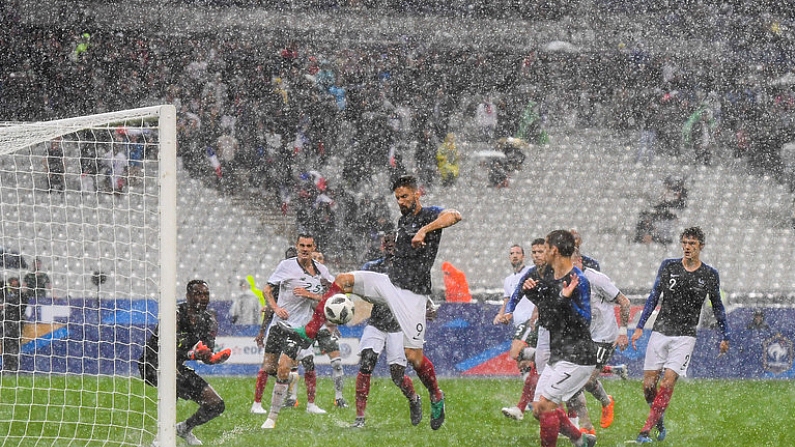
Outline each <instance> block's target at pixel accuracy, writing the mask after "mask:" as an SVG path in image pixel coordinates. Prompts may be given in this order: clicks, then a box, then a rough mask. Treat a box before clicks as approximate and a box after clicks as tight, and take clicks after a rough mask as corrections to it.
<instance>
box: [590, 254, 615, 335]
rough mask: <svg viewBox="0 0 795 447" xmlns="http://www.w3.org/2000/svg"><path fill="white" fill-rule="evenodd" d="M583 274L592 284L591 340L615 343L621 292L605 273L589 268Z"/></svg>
mask: <svg viewBox="0 0 795 447" xmlns="http://www.w3.org/2000/svg"><path fill="white" fill-rule="evenodd" d="M583 273H584V274H585V277H586V278H588V281H589V282H590V283H591V338H592V339H593V341H595V342H598V343H613V342H614V341H616V339H617V338H618V322H616V311H615V304H616V298H617V297H618V295H619V294H620V293H621V291H620V290H618V287H616V285H615V284H613V281H612V280H611V279H610V278H609V277H608V276H607V275H605V274H604V273H601V272H597V271H596V270H593V269H589V268H585V269H584V271H583Z"/></svg>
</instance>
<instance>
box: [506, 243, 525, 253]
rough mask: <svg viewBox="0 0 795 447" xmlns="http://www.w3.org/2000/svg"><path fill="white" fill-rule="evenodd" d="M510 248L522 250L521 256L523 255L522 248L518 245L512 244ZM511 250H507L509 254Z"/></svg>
mask: <svg viewBox="0 0 795 447" xmlns="http://www.w3.org/2000/svg"><path fill="white" fill-rule="evenodd" d="M511 248H518V249H519V250H522V254H524V248H522V246H521V245H519V244H513V245H511ZM511 248H509V249H508V251H509V252H510V250H511Z"/></svg>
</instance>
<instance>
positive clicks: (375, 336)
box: [359, 324, 408, 366]
mask: <svg viewBox="0 0 795 447" xmlns="http://www.w3.org/2000/svg"><path fill="white" fill-rule="evenodd" d="M384 347H386V363H387V365H401V366H406V365H407V364H408V362H407V360H406V353H405V351H404V350H403V332H384V331H381V330H378V329H376V328H375V327H373V326H370V325H369V324H368V325H367V326H365V327H364V332H362V339H361V340H360V341H359V353H361V352H362V351H364V350H365V349H372V350H373V352H375V353H376V354H381V352H383V350H384Z"/></svg>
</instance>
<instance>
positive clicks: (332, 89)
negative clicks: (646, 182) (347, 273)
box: [0, 0, 795, 258]
mask: <svg viewBox="0 0 795 447" xmlns="http://www.w3.org/2000/svg"><path fill="white" fill-rule="evenodd" d="M11 3H13V2H11ZM216 3H219V4H220V5H224V4H226V2H216ZM244 3H245V2H244ZM250 3H251V2H248V3H247V4H250ZM266 3H268V2H266ZM323 3H326V2H323ZM332 3H333V4H332ZM332 3H328V4H326V6H325V7H332V8H333V7H340V6H352V7H355V8H354V9H352V10H351V11H352V12H351V13H352V14H355V13H356V8H371V7H377V6H384V5H382V3H383V2H377V1H376V2H371V1H365V0H362V1H361V2H349V3H350V4H346V5H340V4H338V3H337V2H332ZM371 3H372V4H371ZM487 3H488V2H483V5H484V7H483V8H479V9H478V10H479V11H480V13H482V14H485V15H489V14H490V13H489V11H488V8H486V6H485V5H486V4H487ZM492 3H493V4H492ZM492 3H488V4H489V5H491V6H494V5H496V4H497V3H498V2H497V3H494V2H492ZM509 3H511V2H509ZM520 3H522V2H520ZM530 3H531V4H530V7H531V8H530V11H531V12H534V14H536V15H537V16H538V17H539V18H540V19H546V18H547V17H546V15H548V12H544V8H542V7H540V6H537V5H536V4H535V3H532V2H530ZM538 3H539V4H541V3H545V2H538ZM574 3H576V2H561V4H562V5H565V6H566V7H567V9H566V11H573V10H574V8H573V6H572V5H573V4H574ZM635 3H637V2H620V1H615V2H608V1H601V2H596V6H595V7H596V8H598V11H597V12H599V13H600V14H606V11H623V12H618V13H616V12H612V13H616V14H627V13H628V12H626V11H627V10H635V9H637V5H635V6H631V5H633V4H635ZM647 3H648V5H647ZM419 4H420V3H418V2H386V6H387V7H389V8H393V9H399V10H401V11H408V12H411V11H413V10H415V9H416V8H418V7H419V6H418V5H419ZM425 4H426V5H427V4H429V3H425ZM433 4H434V5H436V6H434V8H437V7H438V8H442V10H444V6H442V3H441V2H440V3H439V4H435V3H433ZM473 4H480V3H478V2H474V3H473ZM511 4H512V3H511ZM641 4H643V5H647V11H645V13H647V14H651V15H650V17H652V18H656V19H658V21H659V23H658V26H657V29H658V30H659V31H660V33H661V35H668V36H674V37H677V38H681V40H682V42H685V41H687V39H688V38H689V37H690V35H691V34H692V33H694V32H698V33H702V35H701V36H700V37H701V38H709V37H712V38H713V39H716V40H722V41H723V43H724V44H725V45H718V46H720V47H721V48H725V53H722V54H721V55H720V57H721V58H724V60H723V61H724V62H727V63H716V61H715V60H713V59H710V58H708V57H694V56H692V55H690V56H682V55H678V54H676V53H673V52H670V53H665V54H655V53H653V52H651V51H649V50H647V49H646V48H645V46H644V45H643V43H641V42H627V43H626V44H625V43H621V44H620V45H617V46H616V47H612V48H603V49H598V50H589V51H583V52H575V53H566V52H550V51H544V50H543V49H541V48H536V49H526V48H521V49H518V48H492V47H483V48H476V47H471V46H464V45H462V46H460V47H454V48H452V47H451V48H439V47H427V46H423V45H420V44H416V43H414V44H412V43H409V42H397V43H396V42H394V41H385V42H384V43H380V44H379V43H377V44H372V43H363V44H361V45H354V44H348V45H347V46H344V47H340V46H338V45H337V44H335V42H334V40H333V39H329V40H328V41H322V42H319V41H315V40H306V41H304V40H302V39H300V38H298V37H295V38H285V39H282V40H278V39H264V38H258V37H257V36H251V35H242V34H238V33H235V32H234V30H229V31H228V32H223V33H216V32H213V33H209V32H203V31H201V30H197V31H196V32H194V33H192V34H190V35H187V36H185V35H180V36H174V35H169V34H167V33H163V32H158V33H150V32H148V31H147V30H146V29H132V28H124V29H108V28H107V27H104V28H103V27H99V26H97V25H96V24H95V23H94V22H93V21H92V20H91V18H90V16H89V15H87V16H86V17H85V19H84V20H82V21H81V22H80V23H73V24H69V25H66V26H63V27H61V28H57V27H52V26H43V25H34V24H30V23H26V22H25V21H24V20H22V18H20V17H18V16H16V15H15V13H14V8H13V5H9V4H8V3H6V5H7V6H5V7H2V9H0V12H2V16H0V20H1V21H2V22H1V23H0V25H1V26H2V27H3V28H4V30H5V31H4V33H5V35H4V37H2V38H0V67H1V68H0V85H1V86H2V87H1V88H0V114H2V116H0V119H4V120H9V119H13V120H45V119H53V118H62V117H68V116H75V115H83V114H90V113H97V112H103V111H111V110H122V109H128V108H135V107H140V106H144V105H152V104H159V103H170V104H173V105H175V106H176V108H177V111H178V154H179V156H180V157H181V160H182V163H183V166H184V167H185V168H186V169H187V171H188V172H189V173H190V174H191V175H192V176H194V177H196V178H199V179H202V180H203V181H205V182H207V184H208V185H210V186H212V187H216V188H218V189H219V190H220V191H222V192H223V193H225V194H243V195H247V194H248V195H250V194H252V192H254V193H255V194H260V195H263V196H265V197H267V199H268V200H269V201H271V202H273V203H272V204H273V207H274V209H281V210H282V211H283V212H285V213H286V212H294V213H295V215H296V226H297V228H298V229H307V230H309V231H313V232H315V233H316V234H317V237H318V242H319V243H320V244H321V248H322V249H323V251H324V252H325V253H327V255H329V256H330V257H331V258H334V257H337V256H340V257H345V256H351V254H349V253H347V252H348V251H350V252H351V253H352V252H355V251H357V250H358V248H357V247H358V245H360V244H365V245H367V246H371V245H377V241H378V234H379V233H382V232H384V231H389V230H390V228H388V225H386V224H384V223H383V220H385V221H386V222H389V221H390V220H391V219H389V218H386V217H387V216H388V209H387V210H386V211H384V210H383V207H380V206H379V205H380V204H379V203H375V204H374V203H373V202H377V200H378V199H377V198H374V197H372V191H369V190H368V187H369V186H370V179H371V178H372V177H373V176H374V175H377V174H379V173H387V174H388V175H390V176H397V175H400V174H402V173H404V172H405V170H406V169H407V168H406V166H407V165H412V166H413V168H414V170H415V171H416V172H417V173H418V174H419V175H420V177H421V179H422V181H423V183H424V185H423V187H424V188H432V187H444V185H449V184H453V183H454V180H455V179H454V176H451V175H449V172H450V170H449V166H447V165H445V169H443V170H442V173H443V174H444V175H443V176H441V177H440V170H439V169H438V167H437V158H438V154H439V153H438V151H437V148H438V147H439V146H443V141H444V140H445V138H453V139H456V138H458V139H459V140H460V139H461V138H462V136H461V135H458V136H456V135H454V133H453V132H457V131H460V130H461V128H462V127H461V124H460V123H456V122H452V121H453V120H451V118H452V117H454V116H459V117H464V118H466V119H470V120H472V119H476V118H477V117H481V118H482V119H481V121H482V124H483V126H482V129H481V135H479V136H478V135H473V138H477V137H481V138H483V139H485V140H486V141H487V142H489V141H494V140H496V139H497V138H504V137H508V136H514V135H516V134H517V132H519V130H520V128H521V127H522V124H523V123H522V112H523V111H525V109H526V107H527V105H528V104H529V103H531V102H533V103H536V104H538V111H537V115H538V117H539V120H540V121H556V122H557V124H564V123H565V122H567V121H570V123H569V124H571V125H577V126H586V127H587V126H600V127H611V128H613V129H615V130H618V131H624V132H630V131H631V132H636V131H637V132H642V133H643V135H644V143H643V144H644V145H645V147H644V149H643V151H639V157H638V158H639V161H643V160H647V159H650V158H651V157H653V156H655V155H662V156H679V155H681V154H682V153H690V154H695V155H696V156H695V157H694V159H695V160H696V162H698V163H703V164H707V165H709V164H711V163H713V162H714V156H713V155H714V154H713V152H714V150H715V149H714V147H715V146H716V145H722V147H732V148H734V152H733V153H734V156H735V157H737V158H746V159H748V165H749V166H751V167H752V169H756V170H760V171H765V172H772V173H776V172H778V171H780V170H781V166H782V165H783V164H786V163H785V162H783V161H782V160H781V159H780V148H781V146H782V145H783V144H784V143H785V142H787V141H789V140H791V139H793V133H792V129H793V123H792V119H793V118H792V117H793V113H792V112H793V108H795V95H793V93H792V89H791V88H790V86H789V85H780V86H771V85H770V84H769V83H768V82H769V81H772V80H774V79H776V78H777V77H779V76H780V75H782V74H783V73H785V72H786V71H787V70H788V69H791V68H793V61H794V60H795V57H794V56H793V55H795V50H794V48H795V43H794V42H793V40H795V39H794V38H793V32H792V29H793V28H794V27H793V25H795V23H793V22H792V21H791V20H790V21H787V20H788V19H787V17H791V16H787V15H786V13H785V11H781V10H780V9H776V8H773V9H768V10H766V11H764V13H760V11H759V10H756V9H753V10H747V9H745V7H744V6H742V5H744V4H732V3H724V2H718V1H713V2H704V3H703V4H699V6H698V7H697V8H696V9H695V10H696V11H698V13H694V14H691V15H688V14H686V13H684V12H682V11H679V10H678V9H677V8H674V7H668V8H666V7H661V6H660V7H653V6H652V5H653V4H655V3H654V2H650V3H649V2H641ZM666 4H667V3H666ZM533 5H536V6H533ZM533 8H535V9H533ZM694 8H695V7H694ZM443 12H444V11H443ZM707 13H714V14H711V15H710V14H707ZM494 14H497V13H496V12H494ZM549 14H551V13H549ZM550 18H553V19H554V18H555V17H550ZM701 21H707V22H709V24H710V26H706V27H702V28H703V29H702V28H698V27H697V26H696V25H700V24H701ZM694 29H698V31H694ZM284 34H285V35H289V34H290V33H289V30H286V32H285V33H284ZM126 138H129V137H126ZM125 147H126V149H125V151H126V152H125V153H124V154H123V155H124V156H125V157H127V158H128V159H129V158H131V154H130V152H129V148H130V147H129V146H125ZM111 155H113V156H115V154H111ZM331 157H334V158H335V159H337V160H341V167H342V169H341V180H340V181H339V182H337V183H336V184H329V182H328V181H326V178H325V177H324V175H323V172H324V170H325V169H326V168H328V162H329V159H330V158H331ZM409 157H412V158H411V159H409ZM692 159H693V158H691V159H690V160H692ZM445 162H447V159H445ZM125 163H127V168H126V169H127V170H130V168H131V167H132V166H133V165H132V164H130V161H125ZM111 167H112V164H111ZM138 167H139V168H140V165H138ZM54 173H55V174H56V175H54V176H53V177H52V179H51V185H50V187H51V188H52V189H54V190H58V189H62V185H61V184H60V182H59V177H58V175H57V174H58V172H57V171H55V172H54ZM455 176H457V174H456V175H455ZM497 184H498V185H504V184H505V183H504V182H497V183H495V185H497ZM111 187H112V188H115V186H114V185H111ZM379 196H380V194H379ZM376 208H378V210H375V209H376ZM365 210H366V212H365ZM365 216H367V217H365ZM371 216H372V217H371ZM374 222H380V223H378V224H376V223H374ZM359 252H361V251H359Z"/></svg>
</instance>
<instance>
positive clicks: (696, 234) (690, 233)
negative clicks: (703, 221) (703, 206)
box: [679, 227, 707, 244]
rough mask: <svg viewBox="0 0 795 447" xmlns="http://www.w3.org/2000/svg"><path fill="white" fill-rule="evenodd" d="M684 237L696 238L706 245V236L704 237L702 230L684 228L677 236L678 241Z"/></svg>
mask: <svg viewBox="0 0 795 447" xmlns="http://www.w3.org/2000/svg"><path fill="white" fill-rule="evenodd" d="M685 237H693V238H696V239H698V241H699V242H701V243H702V244H704V243H706V241H707V238H706V236H704V230H702V229H701V227H690V228H685V229H684V230H682V234H680V235H679V240H680V241H681V240H682V239H684V238H685Z"/></svg>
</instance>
